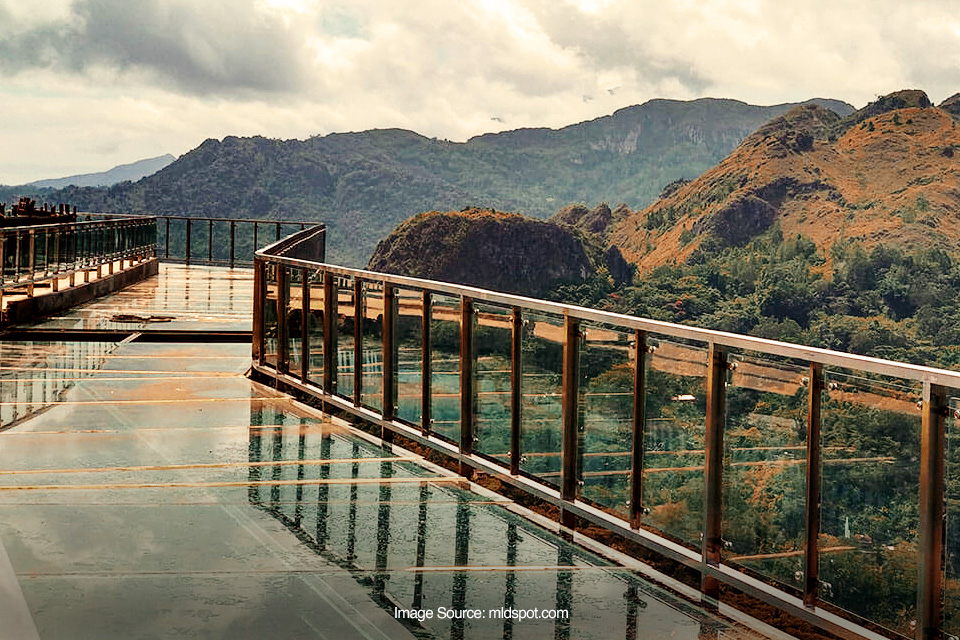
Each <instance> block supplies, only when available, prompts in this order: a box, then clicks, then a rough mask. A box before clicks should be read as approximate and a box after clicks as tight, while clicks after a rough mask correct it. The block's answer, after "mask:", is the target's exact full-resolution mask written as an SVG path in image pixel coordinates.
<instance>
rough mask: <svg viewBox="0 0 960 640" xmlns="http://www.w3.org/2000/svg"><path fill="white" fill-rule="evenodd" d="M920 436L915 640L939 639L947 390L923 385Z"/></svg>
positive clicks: (941, 593)
mask: <svg viewBox="0 0 960 640" xmlns="http://www.w3.org/2000/svg"><path fill="white" fill-rule="evenodd" d="M921 406H922V407H923V417H922V421H921V433H920V539H919V543H920V558H919V563H918V564H919V576H918V578H919V580H918V589H917V636H916V637H917V639H918V640H935V639H939V638H941V637H943V635H942V633H941V631H940V627H941V616H942V613H943V611H942V609H943V527H944V519H943V518H944V506H943V505H944V492H945V482H946V481H945V478H944V471H945V468H946V461H945V451H946V434H945V431H946V429H945V427H946V414H947V410H948V405H947V390H946V389H945V388H944V387H941V386H939V385H934V384H931V383H929V382H924V383H923V404H922V405H921Z"/></svg>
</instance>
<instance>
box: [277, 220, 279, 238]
mask: <svg viewBox="0 0 960 640" xmlns="http://www.w3.org/2000/svg"><path fill="white" fill-rule="evenodd" d="M277 240H280V223H279V222H278V223H277Z"/></svg>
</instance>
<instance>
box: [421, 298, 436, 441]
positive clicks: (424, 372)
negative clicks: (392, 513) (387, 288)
mask: <svg viewBox="0 0 960 640" xmlns="http://www.w3.org/2000/svg"><path fill="white" fill-rule="evenodd" d="M430 305H431V298H430V292H429V291H427V290H426V289H424V290H423V307H422V309H421V314H422V316H421V318H422V319H421V321H420V327H421V329H422V330H421V332H420V334H421V342H420V354H421V359H420V431H421V432H422V433H423V435H427V434H429V433H430V422H431V420H432V415H431V406H430V403H431V402H432V395H433V386H432V382H433V363H432V362H431V361H430V359H431V357H432V351H431V349H430V315H431V309H430Z"/></svg>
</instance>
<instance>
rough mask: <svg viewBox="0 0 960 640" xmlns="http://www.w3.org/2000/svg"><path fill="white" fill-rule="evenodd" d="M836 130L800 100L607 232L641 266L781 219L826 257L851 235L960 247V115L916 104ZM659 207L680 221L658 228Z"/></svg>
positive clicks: (725, 242) (747, 234)
mask: <svg viewBox="0 0 960 640" xmlns="http://www.w3.org/2000/svg"><path fill="white" fill-rule="evenodd" d="M924 97H925V96H924ZM838 130H842V123H840V122H838V118H837V117H836V116H835V115H834V114H832V113H830V112H828V111H826V110H824V109H821V108H818V107H815V106H805V107H799V108H797V109H794V110H793V111H791V112H790V113H788V114H786V115H785V116H782V117H780V118H777V119H775V120H773V121H771V122H770V123H768V124H767V125H765V126H764V127H762V128H761V129H759V130H758V131H757V132H755V133H754V134H752V135H751V136H749V137H748V138H747V139H746V140H744V142H743V143H742V144H741V145H740V146H739V147H738V148H737V149H736V150H735V151H734V152H733V153H732V154H731V155H729V156H728V157H727V158H725V159H724V160H723V161H722V162H721V163H720V164H718V165H717V166H715V167H714V168H712V169H710V170H708V171H707V172H706V173H704V174H703V175H702V176H700V178H698V179H696V180H694V181H692V182H690V183H688V184H686V185H684V186H682V187H681V188H680V189H678V190H677V191H676V192H674V193H673V194H671V195H669V196H667V197H665V198H663V199H661V200H659V201H657V202H656V203H654V204H653V205H651V206H650V207H648V208H647V209H645V210H643V211H641V212H637V213H634V214H633V215H629V216H625V217H623V218H622V219H621V220H620V221H618V222H616V223H615V224H614V226H613V227H612V228H611V229H610V232H609V236H608V237H609V242H610V243H611V244H613V245H616V246H618V247H619V248H620V250H621V251H622V253H623V254H624V257H626V258H627V259H628V260H631V261H633V262H635V263H637V264H638V265H639V266H640V270H641V272H643V271H649V270H650V269H652V268H654V267H656V266H659V265H662V264H667V263H671V262H674V261H678V262H680V261H684V260H687V259H689V258H690V256H691V254H692V253H693V252H694V251H695V250H696V249H697V248H698V247H700V246H701V245H703V246H705V247H710V246H712V247H718V246H719V247H723V246H729V245H737V244H745V243H746V242H747V241H749V239H750V238H751V237H753V236H754V235H756V234H758V233H762V232H763V231H765V230H766V229H768V228H770V226H772V225H773V224H775V223H779V225H780V227H781V229H782V232H783V235H784V237H793V236H795V235H796V234H798V233H801V234H803V235H805V236H807V237H809V238H811V239H813V241H814V242H815V243H816V245H817V248H818V250H819V251H820V252H821V254H822V255H824V256H827V257H829V255H830V248H831V247H832V246H833V245H834V244H835V243H837V242H840V241H849V240H858V241H860V242H861V243H862V244H863V246H864V247H865V248H866V249H867V250H869V249H870V248H871V247H873V246H875V245H877V244H878V243H888V244H895V245H899V246H902V247H904V248H908V249H910V248H917V247H931V246H936V247H940V248H942V249H944V250H946V251H948V252H949V253H951V254H953V255H960V130H958V128H957V123H956V120H954V118H952V117H951V115H950V114H949V113H947V112H946V111H944V110H941V109H939V108H936V107H927V108H920V107H908V108H901V109H894V110H891V111H886V112H883V113H880V114H878V115H873V116H872V117H868V118H865V119H863V120H862V121H860V122H859V123H858V124H854V126H852V127H851V128H850V129H848V130H846V131H845V132H843V133H842V135H840V136H839V137H835V136H834V135H832V132H836V131H838ZM651 216H652V219H653V220H656V219H657V218H658V217H661V218H664V219H671V218H672V220H673V221H672V224H661V225H659V227H658V228H650V229H648V228H647V227H648V226H654V227H656V226H657V225H654V224H651V223H649V222H648V220H651ZM685 231H686V233H684V232H685ZM682 235H683V239H682V240H681V236H682Z"/></svg>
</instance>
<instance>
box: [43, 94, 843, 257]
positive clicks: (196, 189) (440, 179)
mask: <svg viewBox="0 0 960 640" xmlns="http://www.w3.org/2000/svg"><path fill="white" fill-rule="evenodd" d="M813 102H816V103H817V104H821V105H824V106H825V107H826V108H830V109H834V110H836V112H837V113H838V114H839V115H840V116H846V115H848V114H850V113H851V112H852V111H853V108H852V107H850V106H849V105H846V104H844V103H841V102H837V101H823V100H817V101H813ZM793 106H795V105H792V104H784V105H776V106H770V107H759V106H753V105H748V104H745V103H743V102H739V101H735V100H719V99H710V98H704V99H700V100H693V101H689V102H683V101H676V100H652V101H650V102H647V103H645V104H642V105H638V106H634V107H628V108H626V109H621V110H619V111H617V112H616V113H614V114H613V115H610V116H605V117H602V118H598V119H596V120H591V121H589V122H583V123H580V124H575V125H571V126H568V127H564V128H562V129H556V130H554V129H519V130H515V131H508V132H504V133H498V134H487V135H482V136H478V137H475V138H472V139H470V140H468V141H467V142H464V143H454V142H448V141H442V140H436V139H430V138H426V137H423V136H421V135H418V134H416V133H413V132H410V131H403V130H398V129H388V130H373V131H365V132H361V133H337V134H331V135H327V136H322V137H320V136H318V137H314V138H310V139H308V140H302V141H300V140H270V139H267V138H262V137H253V138H237V137H227V138H224V139H223V140H212V139H211V140H207V141H205V142H204V143H203V144H201V145H200V146H199V147H197V148H196V149H194V150H192V151H190V152H188V153H186V154H185V155H183V156H181V157H180V158H178V159H177V160H176V161H175V162H173V163H171V164H170V165H168V166H167V167H165V168H163V169H161V170H160V171H158V172H157V173H155V174H153V175H150V176H147V177H146V178H143V179H142V180H140V181H138V182H136V183H120V184H117V185H114V186H112V187H107V188H83V187H70V188H66V189H64V190H62V191H60V192H57V193H55V194H52V195H50V194H48V195H46V196H45V197H47V198H48V199H50V198H53V199H55V200H58V201H62V202H71V203H75V204H77V205H79V206H80V207H81V208H83V209H88V210H94V211H118V212H127V213H145V214H149V213H154V214H166V215H174V214H177V215H186V214H190V215H197V216H205V217H214V216H230V217H258V218H268V219H288V220H292V219H301V220H322V221H325V222H326V223H327V225H328V228H329V233H328V236H327V238H328V240H327V243H328V253H327V255H328V256H329V257H330V259H331V260H332V261H335V262H339V263H343V264H348V265H352V266H359V265H362V264H364V263H365V262H366V260H367V257H368V256H369V255H370V253H371V252H372V250H373V249H374V247H375V246H376V244H377V243H378V242H379V241H380V240H381V239H383V238H384V237H385V236H386V235H387V234H388V233H389V232H390V231H391V230H392V229H393V228H394V227H395V226H396V225H397V224H398V223H399V222H401V221H403V220H406V219H407V218H409V217H411V216H413V215H415V214H417V213H420V212H422V211H431V210H459V209H462V208H463V207H469V206H482V207H487V208H494V209H497V210H501V211H504V210H505V211H519V212H522V213H524V214H527V215H531V216H534V217H538V218H545V217H547V216H549V215H550V214H552V213H553V212H554V211H555V210H556V209H557V208H559V207H561V206H563V205H566V204H568V203H571V202H582V203H587V204H590V205H591V206H595V205H597V204H599V203H600V202H604V201H606V202H618V203H619V202H623V203H626V204H627V205H628V206H629V207H632V208H641V207H644V206H646V205H648V204H650V203H651V202H653V201H654V200H655V199H656V197H657V195H658V193H659V192H660V190H661V188H662V187H663V185H665V184H667V183H669V182H671V181H674V180H676V179H678V178H686V179H690V178H694V177H696V176H698V175H700V174H701V173H702V172H703V171H705V170H707V169H709V168H710V167H712V166H713V165H714V164H716V162H718V161H719V160H720V159H722V158H723V157H724V156H725V155H727V154H728V153H730V151H731V150H733V149H734V148H735V147H736V146H737V144H739V143H740V142H741V141H742V140H743V139H744V138H745V137H746V136H747V135H749V134H750V133H751V132H753V131H754V130H755V129H756V128H757V127H759V126H760V125H762V124H763V123H764V122H767V121H769V120H770V119H771V118H773V117H776V116H778V115H781V114H783V113H786V112H787V111H789V110H790V109H791V108H792V107H793Z"/></svg>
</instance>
